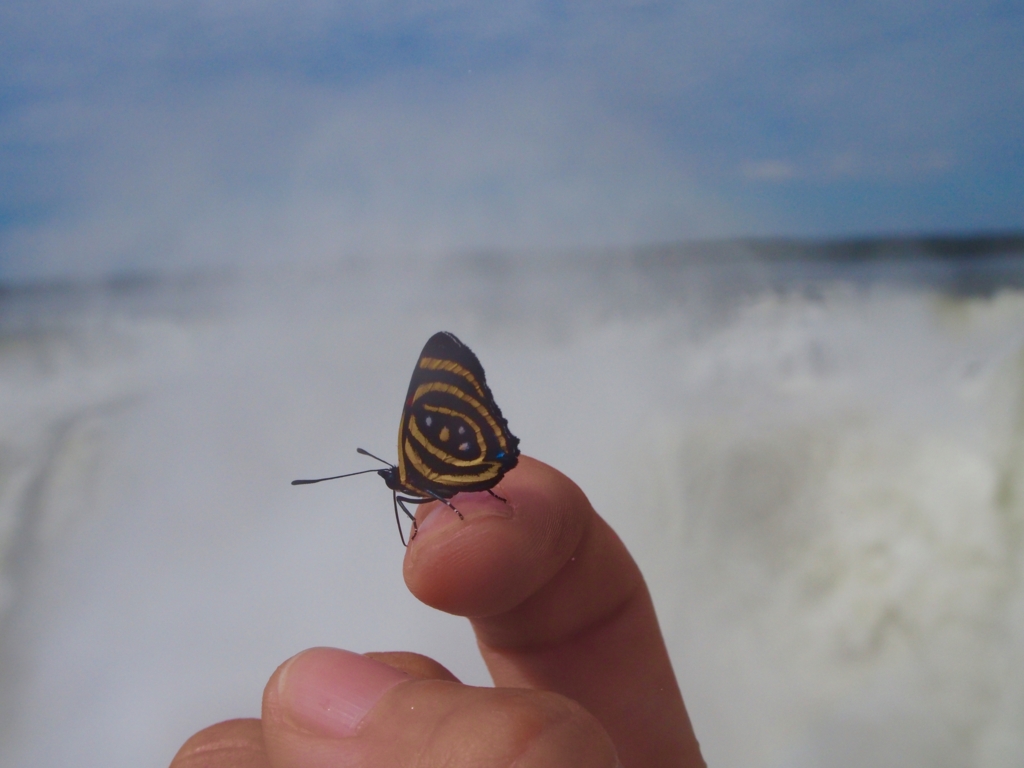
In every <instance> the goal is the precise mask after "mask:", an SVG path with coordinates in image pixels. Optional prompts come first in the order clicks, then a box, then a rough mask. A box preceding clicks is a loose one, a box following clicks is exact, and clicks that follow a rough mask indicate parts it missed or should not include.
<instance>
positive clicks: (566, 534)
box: [405, 456, 704, 766]
mask: <svg viewBox="0 0 1024 768" xmlns="http://www.w3.org/2000/svg"><path fill="white" fill-rule="evenodd" d="M494 490H495V493H496V494H497V495H498V496H500V497H501V498H496V497H495V496H492V495H491V494H487V493H474V494H460V495H458V496H456V497H455V498H454V499H453V503H454V504H455V505H456V506H457V508H458V509H459V511H460V512H461V513H462V515H463V516H464V518H465V520H459V519H458V517H457V516H456V515H455V513H454V512H452V511H451V510H449V509H448V508H447V507H445V506H443V505H440V504H433V505H429V506H428V505H424V508H422V509H421V510H420V511H419V516H418V517H419V525H418V532H417V534H416V538H415V540H414V542H413V543H412V545H411V546H410V547H409V549H408V551H407V553H406V558H405V579H406V583H407V584H408V586H409V588H410V590H411V591H412V592H413V594H415V595H416V596H417V597H418V598H419V599H420V600H422V601H423V602H425V603H427V604H428V605H431V606H433V607H435V608H439V609H440V610H443V611H447V612H449V613H454V614H458V615H462V616H468V617H469V618H470V619H471V621H472V623H473V629H474V631H475V632H476V635H477V640H478V643H479V645H480V649H481V652H482V654H483V656H484V660H485V661H486V662H487V666H488V668H489V669H490V671H491V675H492V676H493V677H494V682H495V684H496V685H498V686H511V687H526V688H534V689H539V690H547V691H555V692H558V693H560V694H563V695H565V696H568V697H570V698H572V699H574V700H576V701H578V702H580V703H581V704H582V705H583V706H584V707H586V708H587V709H588V710H589V711H590V712H592V713H593V714H594V715H596V716H597V718H598V719H599V720H600V721H601V723H602V724H603V726H604V727H605V729H606V730H607V731H608V733H609V734H610V735H611V737H612V739H613V741H614V742H615V745H616V748H617V749H618V752H619V755H620V756H621V758H622V760H623V762H624V763H625V764H626V765H643V766H662V765H665V766H668V765H672V766H679V765H693V766H701V765H703V764H704V763H703V760H702V759H701V757H700V749H699V746H698V744H697V740H696V738H695V737H694V734H693V729H692V728H691V726H690V721H689V717H688V715H687V713H686V708H685V706H684V705H683V700H682V696H681V695H680V693H679V688H678V685H677V684H676V680H675V675H674V673H673V671H672V665H671V662H670V661H669V658H668V652H667V650H666V648H665V644H664V641H663V640H662V636H661V631H660V629H659V627H658V621H657V617H656V615H655V612H654V606H653V604H652V602H651V598H650V594H649V592H648V590H647V586H646V584H645V583H644V580H643V577H642V575H641V574H640V570H639V569H638V568H637V566H636V563H635V562H634V561H633V559H632V557H630V555H629V553H628V552H627V551H626V548H625V546H623V544H622V542H621V541H620V540H619V538H618V537H617V536H616V535H615V533H614V532H613V531H612V530H611V528H610V527H609V526H608V525H607V524H606V523H605V522H604V521H603V520H602V519H601V518H600V517H599V516H598V515H597V514H596V513H595V512H594V510H593V508H592V507H591V506H590V502H589V501H587V498H586V496H585V495H584V494H583V492H582V491H581V490H580V489H579V488H578V487H577V486H576V485H575V484H574V483H573V482H572V481H571V480H569V479H568V478H567V477H565V476H564V475H562V474H561V473H560V472H558V471H557V470H555V469H553V468H551V467H549V466H547V465H545V464H542V463H541V462H539V461H536V460H533V459H530V458H528V457H525V456H524V457H520V460H519V465H518V466H517V467H516V469H514V470H513V471H511V472H509V473H508V474H507V475H506V476H505V477H504V478H503V480H502V482H501V483H500V484H499V485H498V486H497V488H495V489H494Z"/></svg>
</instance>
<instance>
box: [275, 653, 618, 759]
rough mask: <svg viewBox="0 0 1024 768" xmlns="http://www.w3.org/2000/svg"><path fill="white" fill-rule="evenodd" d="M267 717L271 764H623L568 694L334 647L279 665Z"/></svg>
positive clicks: (596, 723) (301, 655) (600, 730)
mask: <svg viewBox="0 0 1024 768" xmlns="http://www.w3.org/2000/svg"><path fill="white" fill-rule="evenodd" d="M262 722H263V733H264V739H265V741H266V746H267V754H268V755H269V757H270V760H271V764H272V765H273V766H274V768H346V767H347V766H360V767H362V766H366V767H367V768H369V766H378V765H387V766H392V765H394V766H400V765H415V766H418V768H435V767H436V768H440V767H441V766H445V768H469V767H470V766H472V767H473V768H511V766H513V765H515V766H516V768H541V766H543V767H544V768H547V767H548V766H566V765H572V766H576V767H578V768H614V767H615V766H616V765H617V761H616V757H615V751H614V747H613V746H612V743H611V740H610V739H609V737H608V735H607V734H606V733H605V732H604V731H603V729H602V728H601V726H600V724H599V723H598V722H597V720H596V719H595V718H594V717H593V716H592V715H590V714H589V713H588V712H586V710H584V709H583V708H582V707H580V706H579V705H578V704H576V703H574V702H572V701H570V700H568V699H566V698H564V697H561V696H558V695H555V694H551V693H543V692H538V691H528V690H522V689H520V690H515V689H494V688H471V687H469V686H465V685H461V684H459V683H454V682H450V681H447V680H438V679H417V678H414V677H410V676H409V675H408V674H406V673H404V672H402V671H400V670H398V669H395V668H393V667H390V666H388V665H385V664H382V663H380V662H378V661H375V660H373V659H369V658H367V657H365V656H360V655H358V654H354V653H349V652H347V651H340V650H335V649H331V648H314V649H312V650H309V651H305V652H303V653H301V654H299V655H298V656H296V657H294V658H292V659H290V660H289V661H287V662H286V663H285V664H283V665H282V666H281V667H280V668H279V669H278V671H277V672H275V674H274V676H273V677H272V678H271V680H270V682H269V683H268V684H267V688H266V691H265V692H264V698H263V721H262Z"/></svg>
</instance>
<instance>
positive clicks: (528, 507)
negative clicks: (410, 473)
mask: <svg viewBox="0 0 1024 768" xmlns="http://www.w3.org/2000/svg"><path fill="white" fill-rule="evenodd" d="M493 490H494V494H493V495H492V494H490V493H486V492H483V493H473V494H460V495H458V496H456V497H455V498H454V499H453V500H452V502H453V504H454V505H455V506H456V507H457V508H458V509H459V511H460V512H461V513H462V515H463V517H464V518H465V519H464V520H459V519H458V517H457V516H456V514H455V513H454V512H452V511H451V510H450V509H449V508H447V507H445V506H444V505H441V504H434V505H431V508H430V509H426V510H423V512H422V514H423V519H422V522H420V524H419V530H418V532H417V535H416V538H415V539H414V540H413V542H412V544H411V546H410V547H409V549H408V551H407V552H406V556H405V563H404V574H405V580H406V584H407V585H408V587H409V589H410V591H412V593H413V594H414V595H415V596H416V597H417V598H419V599H420V600H421V601H423V602H424V603H426V604H427V605H430V606H432V607H434V608H437V609H439V610H442V611H446V612H448V613H453V614H456V615H460V616H470V617H480V616H490V615H495V614H498V613H503V612H506V611H508V610H510V609H512V608H514V607H515V606H516V605H518V604H519V603H521V602H522V601H523V600H525V599H526V598H528V597H529V596H530V595H531V594H532V593H533V592H535V591H536V590H537V589H539V588H540V587H541V586H542V585H543V584H544V583H546V582H547V581H548V580H549V579H550V578H551V577H552V576H553V575H554V574H555V573H557V572H558V570H559V569H560V568H561V567H562V566H563V565H564V564H565V563H566V562H567V561H568V560H569V558H570V557H571V556H572V553H573V551H574V550H575V549H576V547H577V546H578V545H579V543H580V541H581V540H582V538H583V535H584V532H585V530H586V528H587V526H588V525H589V524H590V523H591V522H592V520H593V518H595V517H596V515H595V513H594V511H593V508H592V507H591V506H590V502H589V501H588V500H587V498H586V496H585V495H584V493H583V491H581V490H580V489H579V487H578V486H577V485H576V484H575V483H573V482H572V481H571V480H570V479H569V478H567V477H566V476H565V475H563V474H562V473H561V472H558V471H557V470H556V469H554V468H552V467H549V466H548V465H546V464H544V463H543V462H540V461H537V460H536V459H531V458H530V457H528V456H522V457H520V460H519V464H518V466H517V467H516V468H515V469H514V470H512V471H511V472H509V473H508V474H506V475H505V477H504V478H503V479H502V482H501V483H500V484H499V485H498V486H496V487H495V488H494V489H493Z"/></svg>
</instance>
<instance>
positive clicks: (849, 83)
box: [0, 0, 1024, 279]
mask: <svg viewBox="0 0 1024 768" xmlns="http://www.w3.org/2000/svg"><path fill="white" fill-rule="evenodd" d="M1022 127H1024V3H1020V2H1019V0H1013V1H1012V2H1011V1H1010V0H999V1H997V2H946V3H936V2H919V1H918V0H908V1H907V2H901V3H892V2H885V3H883V2H875V1H873V0H853V1H852V2H846V3H842V4H821V3H812V2H803V1H801V0H789V1H788V0H775V1H772V2H752V1H751V0H722V1H720V2H715V3H701V2H695V3H665V2H644V1H643V0H632V1H629V0H620V1H618V2H611V1H604V0H592V1H590V2H523V3H487V2H463V1H462V0H449V1H448V2H417V1H416V0H409V1H407V2H400V1H398V2H386V1H384V0H379V1H374V0H355V1H354V2H347V3H331V2H326V0H289V1H288V2H282V1H279V0H264V1H263V2H260V1H259V0H250V1H249V2H236V1H229V0H192V2H169V0H157V1H155V2H149V3H144V4H139V3H129V2H124V1H123V0H75V1H74V2H71V0H32V1H31V2H27V1H25V0H5V2H4V3H3V4H2V5H0V278H8V279H20V278H26V277H28V278H48V277H54V276H74V275H95V274H104V273H110V272H121V271H125V270H129V271H134V270H147V269H154V268H155V269H160V270H176V269H179V268H190V267H194V266H199V265H215V266H219V265H223V264H245V263H249V262H252V263H280V262H288V261H291V260H307V259H308V260H311V261H314V262H316V261H320V262H322V261H329V260H331V259H335V258H339V257H346V256H351V255H375V254H397V255H423V256H429V255H432V254H440V253H448V252H451V251H467V250H479V249H519V248H528V249H548V248H558V249H561V248H579V247H584V248H585V247H591V246H609V245H610V246H617V245H630V244H640V243H650V242H664V241H671V240H678V239H690V238H707V237H723V236H736V235H786V236H813V237H822V236H844V235H865V234H889V233H920V232H929V233H936V232H938V233H941V232H961V231H979V230H1002V231H1005V230H1015V229H1021V228H1024V203H1022V202H1021V201H1024V141H1022V135H1024V128H1022Z"/></svg>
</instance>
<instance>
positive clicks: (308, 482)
mask: <svg viewBox="0 0 1024 768" xmlns="http://www.w3.org/2000/svg"><path fill="white" fill-rule="evenodd" d="M374 458H376V457H374ZM376 471H377V470H376V469H363V470H360V471H359V472H348V473H346V474H344V475H335V476H334V477H318V478H317V479H316V480H292V485H312V484H313V483H322V482H323V481H324V480H339V479H340V478H342V477H352V476H353V475H365V474H368V473H370V472H376Z"/></svg>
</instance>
